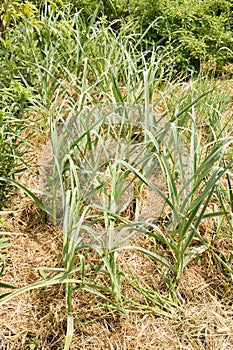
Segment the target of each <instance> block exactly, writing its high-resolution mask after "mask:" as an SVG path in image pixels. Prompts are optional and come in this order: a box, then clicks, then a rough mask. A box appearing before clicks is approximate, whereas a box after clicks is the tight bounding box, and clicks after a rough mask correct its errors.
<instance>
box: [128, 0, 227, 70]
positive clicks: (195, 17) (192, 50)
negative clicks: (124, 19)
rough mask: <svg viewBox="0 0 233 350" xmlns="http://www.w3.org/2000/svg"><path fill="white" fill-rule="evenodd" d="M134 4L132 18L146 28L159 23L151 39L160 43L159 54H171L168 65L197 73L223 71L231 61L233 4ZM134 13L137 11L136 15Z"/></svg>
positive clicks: (182, 0) (188, 1)
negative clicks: (161, 52)
mask: <svg viewBox="0 0 233 350" xmlns="http://www.w3.org/2000/svg"><path fill="white" fill-rule="evenodd" d="M146 3H147V5H146V6H145V2H144V1H139V2H138V1H137V2H136V1H132V2H130V5H131V10H132V11H131V16H132V15H133V16H136V17H138V18H139V19H140V20H142V26H143V28H145V29H146V28H147V27H148V25H149V24H150V23H151V22H152V21H153V20H154V19H156V18H157V19H158V21H157V22H156V23H155V26H154V27H153V28H152V29H151V30H150V31H149V33H148V39H149V40H154V41H158V40H161V45H162V46H163V47H162V48H161V49H160V50H166V51H167V52H170V55H168V59H167V65H168V66H169V64H171V63H172V64H173V65H174V66H175V68H176V69H177V70H178V71H179V72H180V71H186V72H187V70H195V71H198V70H199V69H200V66H201V65H202V64H204V63H205V64H207V65H209V66H210V67H209V68H210V69H211V68H212V69H214V70H216V71H219V70H220V71H221V69H222V68H223V66H224V64H226V63H227V62H229V60H232V52H230V51H229V50H228V49H227V48H229V49H230V50H232V48H233V40H232V20H233V16H232V11H231V10H232V1H229V0H217V1H212V0H205V1H193V0H180V1H176V0H170V1H167V0H161V1H159V2H158V1H155V0H149V1H147V2H146ZM133 9H135V11H133Z"/></svg>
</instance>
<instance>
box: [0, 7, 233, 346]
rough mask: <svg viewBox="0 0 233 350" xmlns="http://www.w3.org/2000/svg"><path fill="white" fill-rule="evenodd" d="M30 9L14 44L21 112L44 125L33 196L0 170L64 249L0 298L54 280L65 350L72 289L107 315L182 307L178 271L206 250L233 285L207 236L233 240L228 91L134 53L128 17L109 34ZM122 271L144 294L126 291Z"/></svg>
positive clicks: (228, 265) (176, 313)
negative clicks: (139, 261) (135, 265)
mask: <svg viewBox="0 0 233 350" xmlns="http://www.w3.org/2000/svg"><path fill="white" fill-rule="evenodd" d="M58 18H59V19H60V20H59V21H58ZM41 21H42V23H43V26H41V25H38V26H36V25H35V23H30V21H29V22H28V23H26V24H25V32H24V33H25V34H24V35H23V36H22V37H21V40H22V42H21V41H20V43H21V44H22V43H25V45H26V44H27V45H26V47H28V43H29V42H30V45H31V51H29V50H28V51H27V50H26V52H25V56H24V57H23V59H22V62H24V63H26V62H27V60H29V61H30V64H32V65H33V67H34V71H33V78H32V76H31V74H30V72H29V71H27V69H25V66H24V69H23V70H22V71H21V70H19V72H18V73H19V75H20V76H21V81H22V84H24V85H25V89H26V91H27V92H28V91H31V87H30V84H32V89H33V90H34V93H33V97H32V99H31V106H30V113H31V114H32V115H35V116H36V119H37V120H38V119H39V117H40V116H43V117H42V118H41V121H39V123H38V124H39V126H40V127H41V129H45V130H46V131H45V132H47V130H48V129H49V135H50V144H49V145H48V146H47V148H46V150H45V152H44V159H43V161H44V164H43V165H44V171H45V172H44V174H42V175H41V179H42V182H43V188H42V191H41V192H40V195H41V197H39V196H38V195H37V193H36V192H35V191H32V190H31V189H30V188H28V186H27V185H26V186H25V185H23V184H22V183H20V179H19V181H15V180H14V179H12V178H10V177H7V175H11V173H10V172H7V174H6V173H2V174H1V177H0V181H1V182H2V183H9V184H11V185H14V186H16V187H18V188H19V189H21V190H22V191H23V192H24V193H25V194H26V195H27V196H28V197H29V198H30V199H31V200H32V201H33V202H34V203H35V204H36V206H37V207H38V208H40V209H42V210H44V211H46V212H47V213H48V214H49V215H50V216H51V217H52V221H53V223H54V224H55V225H57V226H58V227H59V228H60V231H61V233H60V235H61V236H62V248H61V250H62V261H61V260H59V265H58V266H56V267H52V266H48V265H46V267H45V266H44V267H41V268H40V270H39V271H40V273H41V274H42V276H43V278H42V279H41V278H40V279H39V280H38V279H37V280H36V281H34V282H33V283H31V284H26V285H24V286H23V287H21V288H20V287H19V288H17V289H16V290H13V292H12V291H10V292H9V287H12V286H9V283H5V282H4V283H3V282H1V284H0V286H1V288H3V290H4V291H5V292H6V293H5V292H4V293H3V294H2V295H1V300H0V302H1V304H5V305H7V303H10V302H11V299H12V298H17V297H18V296H19V295H21V294H22V293H25V292H27V291H32V290H35V289H38V288H42V287H43V288H47V290H48V288H49V287H50V286H53V285H62V286H64V289H63V291H64V299H65V306H66V315H67V327H66V329H67V331H66V338H65V343H64V349H67V350H68V349H69V348H71V346H72V338H73V336H74V333H75V327H76V326H75V324H74V318H75V309H74V304H75V303H76V300H77V299H78V298H79V297H80V298H81V296H82V295H83V293H84V295H85V293H86V295H90V294H92V298H96V299H97V300H98V302H99V304H98V305H99V306H97V310H98V308H99V310H100V309H101V308H103V309H104V310H105V312H106V313H111V314H114V313H115V312H117V313H120V314H123V315H124V316H129V315H130V314H131V313H133V312H142V313H144V314H146V313H152V314H156V315H160V316H164V317H170V318H175V319H180V317H181V315H182V313H183V312H184V309H185V298H184V296H182V295H181V292H180V289H181V288H182V282H183V276H184V274H185V271H186V269H187V268H188V267H189V266H191V264H192V263H194V262H197V263H198V262H200V261H201V259H202V257H203V255H204V254H210V255H211V256H212V259H214V260H215V263H216V264H217V266H218V267H219V268H220V271H221V273H222V274H225V275H226V276H227V280H228V283H229V284H230V283H231V281H232V250H231V248H229V249H228V250H227V251H221V246H220V243H219V242H221V241H222V239H227V240H229V241H230V244H231V245H232V233H231V232H232V185H231V177H232V162H231V157H230V154H231V144H232V135H231V132H230V130H231V129H230V119H229V118H228V117H227V116H225V115H224V113H225V111H226V109H228V108H229V107H228V105H229V103H231V98H230V97H229V95H226V94H224V93H220V94H217V93H215V92H214V91H216V90H215V89H216V88H215V87H214V81H211V82H210V81H209V80H207V78H206V80H205V79H204V78H202V77H199V78H197V79H196V80H194V81H192V80H190V81H189V82H174V81H170V80H169V78H168V76H169V75H168V76H165V75H164V74H163V69H162V67H163V60H164V59H166V57H163V56H161V57H159V58H158V57H157V56H156V48H154V51H153V50H152V52H151V55H150V58H149V59H148V58H146V57H147V56H148V55H147V54H148V53H146V52H143V51H141V42H142V41H143V37H144V34H141V36H138V34H137V33H136V31H134V29H135V28H134V25H133V23H129V24H127V25H125V26H123V27H122V29H121V31H120V32H119V33H117V34H116V33H115V32H114V31H113V30H112V27H111V26H107V25H106V24H105V23H104V21H103V20H102V21H99V22H96V21H95V18H93V19H92V20H91V22H90V24H89V25H88V24H87V23H85V21H84V20H83V19H82V17H81V16H80V15H77V16H76V15H75V16H74V17H72V18H71V17H69V13H68V14H67V13H66V12H65V11H64V12H57V13H54V12H53V11H52V10H48V13H47V15H46V16H44V17H43V16H42V17H41ZM36 43H39V45H36ZM21 54H22V53H21ZM210 85H211V86H210ZM156 111H161V112H162V113H160V114H158V113H157V112H156ZM24 113H25V111H24V110H23V112H22V118H24V116H25V114H24ZM22 118H21V121H23V120H24V119H22ZM4 123H5V124H4V126H5V125H7V124H6V122H4ZM21 127H22V124H20V127H19V128H17V129H16V131H15V133H17V135H18V133H19V132H21V130H22V129H21ZM2 131H3V135H4V137H5V138H6V139H7V142H8V143H9V144H10V143H11V140H10V139H9V137H8V135H9V134H8V133H7V132H4V130H3V129H2ZM20 140H21V139H20ZM18 142H19V143H20V142H21V141H18ZM5 144H6V143H4V146H5ZM20 145H21V143H20ZM14 150H15V148H14ZM6 154H7V153H6V152H5V151H4V152H3V155H4V156H5V155H6ZM21 156H22V153H20V156H19V157H21ZM8 164H9V163H8ZM12 168H13V167H12ZM156 177H158V179H156ZM37 192H38V189H37ZM150 198H152V199H153V200H151V199H150ZM148 203H149V204H150V205H152V204H153V203H155V204H156V207H157V208H156V210H157V211H156V212H155V211H153V210H155V206H154V207H153V205H152V207H151V206H149V209H150V211H149V210H148V209H143V208H144V206H146V205H148ZM151 208H153V210H151ZM145 213H146V214H145ZM205 220H211V221H213V222H216V223H217V229H216V230H214V234H213V233H211V234H204V235H203V233H202V225H203V223H204V222H205ZM140 239H141V240H142V239H146V240H148V241H149V242H150V244H148V246H143V244H140ZM0 242H2V244H3V245H5V243H4V241H3V240H1V241H0ZM60 253H61V251H60ZM124 254H129V255H133V254H141V255H143V259H145V260H146V261H148V262H149V263H150V264H151V266H153V271H154V272H153V273H155V271H156V274H157V278H158V280H159V281H160V282H159V283H160V284H161V285H163V290H156V283H155V282H154V281H151V280H149V281H148V280H147V278H146V277H145V278H142V277H141V276H137V274H136V273H135V272H134V271H133V270H132V269H129V268H127V265H126V264H125V263H122V262H121V257H122V255H124ZM93 256H95V257H96V258H95V259H94V262H93V261H92V259H93ZM126 281H127V283H128V284H129V285H130V286H131V288H133V291H134V293H133V294H135V295H137V292H138V293H139V294H140V295H141V296H142V301H140V300H137V299H136V298H135V297H134V295H132V296H131V297H127V296H126V294H125V291H124V283H126ZM35 339H37V338H35ZM31 344H32V346H34V345H35V346H37V345H36V344H34V343H33V342H32V343H31ZM38 344H39V343H38Z"/></svg>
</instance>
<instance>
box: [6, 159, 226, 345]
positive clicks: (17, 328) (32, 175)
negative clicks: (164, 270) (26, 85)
mask: <svg viewBox="0 0 233 350" xmlns="http://www.w3.org/2000/svg"><path fill="white" fill-rule="evenodd" d="M40 154H41V153H40V152H38V154H36V153H34V155H33V159H32V160H31V164H32V166H31V168H30V170H29V171H27V172H26V173H25V174H24V175H23V176H22V177H21V179H20V181H21V183H22V184H24V185H27V187H29V188H37V187H38V183H39V172H38V164H39V161H40ZM10 209H11V210H14V211H15V213H13V214H9V215H6V216H4V217H3V218H1V230H2V231H11V232H18V233H19V234H18V235H16V236H12V237H11V243H12V245H11V246H10V247H9V248H7V250H5V253H6V257H7V260H6V267H5V269H4V272H3V275H2V276H1V280H2V281H4V282H5V283H10V284H13V285H15V286H17V287H21V286H24V285H27V284H29V283H32V282H35V281H38V280H40V279H42V276H41V275H40V273H39V270H38V267H40V266H47V267H62V234H61V232H60V230H59V229H57V228H54V227H53V226H52V225H51V224H50V222H49V220H48V218H47V216H46V215H45V214H44V213H42V212H41V211H40V210H39V209H38V208H36V206H35V205H34V204H33V203H32V202H31V200H29V199H28V198H27V197H26V196H25V195H23V194H22V193H20V192H19V193H18V195H17V196H15V197H14V198H13V199H12V203H11V207H10ZM205 225H206V226H205ZM212 229H214V225H213V227H212V226H211V223H210V222H206V223H203V227H202V230H203V233H204V234H210V233H211V230H212ZM141 243H142V244H143V245H144V246H147V247H148V248H150V244H151V241H150V240H149V239H148V238H142V239H141ZM222 244H223V245H224V244H225V245H226V244H227V242H226V241H225V240H223V241H222ZM225 249H226V247H225ZM228 249H231V247H230V246H229V248H228ZM93 254H94V253H93ZM91 258H92V257H90V259H91ZM94 258H95V257H93V259H94ZM119 261H120V264H122V268H123V267H124V266H126V265H127V266H128V267H129V268H131V270H132V271H134V272H135V273H136V274H137V275H138V276H141V277H142V278H145V279H147V278H148V276H150V277H152V279H153V280H154V284H153V288H154V289H155V291H156V289H157V290H158V291H160V292H161V293H164V285H163V283H162V281H161V279H160V277H159V276H158V275H157V273H156V270H155V269H154V265H153V264H152V262H150V261H148V260H147V259H146V258H145V257H144V256H142V255H141V254H138V253H135V252H123V253H122V255H121V256H120V257H119ZM148 281H149V278H148ZM148 283H149V282H148ZM122 289H123V294H125V295H128V296H129V297H131V298H134V297H138V295H139V294H138V292H137V291H134V289H133V288H132V287H131V286H130V285H129V284H128V282H127V281H124V283H123V286H122ZM0 292H1V293H2V292H5V291H3V290H0ZM232 292H233V287H232V285H230V284H229V280H228V279H227V278H226V276H224V274H223V273H222V271H221V268H220V267H219V266H218V265H217V263H216V261H214V259H213V257H212V256H211V255H210V254H209V253H204V254H202V256H201V260H200V262H199V264H196V263H195V262H193V263H191V264H190V265H189V266H188V267H187V268H186V269H185V272H184V276H183V280H182V283H181V286H180V289H179V294H180V298H182V300H183V304H182V310H181V311H179V312H177V317H175V316H174V315H173V317H171V318H169V317H165V316H160V315H159V314H158V313H156V312H154V313H153V312H150V310H149V309H148V312H147V311H145V310H144V311H143V312H141V313H140V312H132V313H129V316H128V317H127V316H124V315H121V314H118V313H116V312H111V311H110V310H107V308H106V307H105V308H101V307H100V305H101V304H100V300H98V298H97V297H96V296H94V295H93V294H90V293H88V292H80V293H77V294H74V300H73V308H74V311H75V332H74V338H73V345H72V349H73V350H74V349H80V350H81V349H85V350H87V349H89V350H94V349H100V350H101V349H103V350H104V349H106V350H107V349H110V350H113V349H114V350H136V349H137V350H156V349H158V350H178V349H184V350H202V349H203V350H230V349H233V306H232V302H233V297H232V295H233V294H232ZM134 293H135V295H134ZM65 332H66V310H65V299H64V290H63V287H62V286H60V285H56V286H52V287H47V288H41V289H35V290H33V291H30V292H26V293H24V294H21V295H20V296H18V297H16V298H14V299H12V300H11V301H9V302H7V303H6V304H4V305H2V306H1V309H0V349H1V350H26V349H37V350H59V349H63V346H64V338H65Z"/></svg>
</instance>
